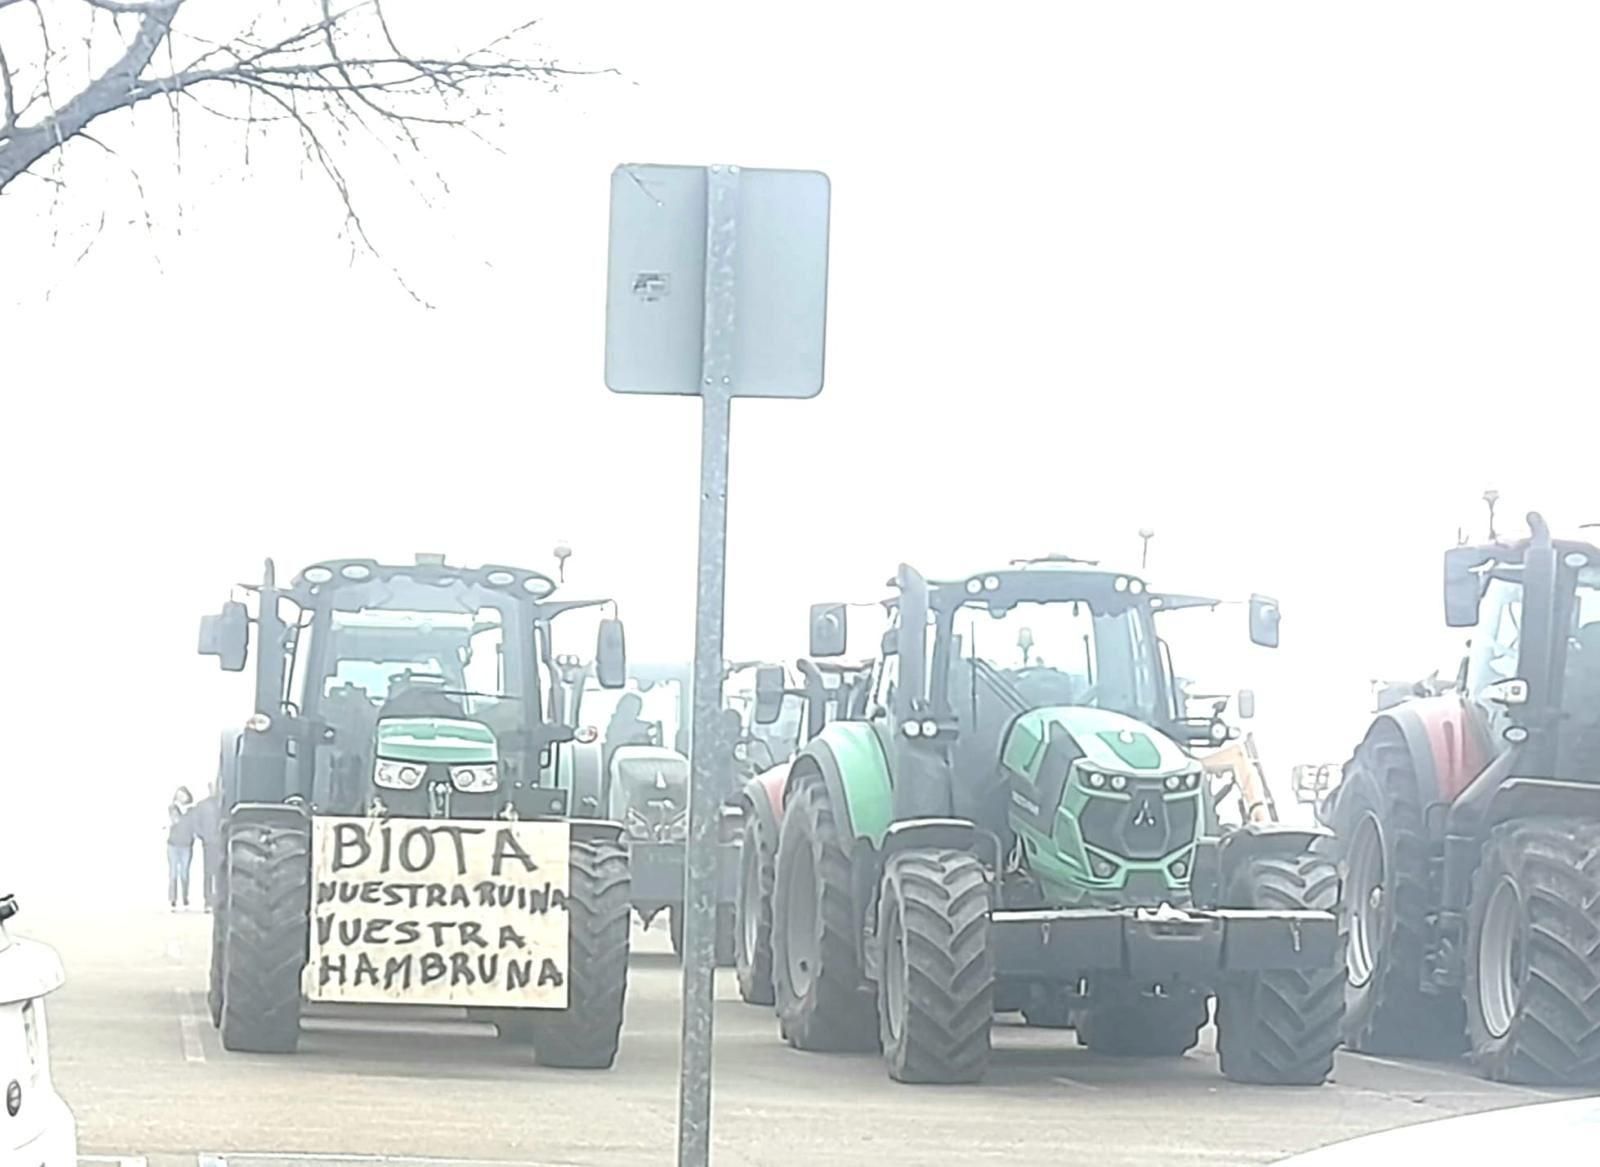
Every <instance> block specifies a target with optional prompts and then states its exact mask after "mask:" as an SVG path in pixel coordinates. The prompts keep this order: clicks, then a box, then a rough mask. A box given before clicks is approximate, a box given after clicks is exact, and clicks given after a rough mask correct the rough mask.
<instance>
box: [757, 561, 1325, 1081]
mask: <svg viewBox="0 0 1600 1167" xmlns="http://www.w3.org/2000/svg"><path fill="white" fill-rule="evenodd" d="M894 583H895V592H894V594H893V595H892V596H891V597H890V598H889V600H888V601H887V602H886V609H887V611H888V612H889V615H890V628H889V631H888V633H887V635H886V636H885V637H884V639H883V645H882V651H881V654H880V655H879V656H878V658H877V659H876V660H875V661H874V662H873V664H872V665H871V668H870V672H869V673H868V674H867V675H866V676H865V677H864V678H862V679H861V680H860V681H859V682H852V683H849V684H843V683H841V685H840V686H839V695H838V697H837V699H836V702H835V705H836V708H835V710H834V715H833V716H831V717H826V718H824V717H823V716H822V715H821V711H820V710H819V711H817V712H818V716H817V720H819V721H822V724H820V725H816V726H815V735H814V736H813V737H812V738H811V739H810V740H809V741H808V742H807V744H806V745H805V746H804V747H803V748H802V749H801V750H800V752H799V754H798V756H797V757H796V758H795V760H794V761H793V763H792V764H790V765H789V766H788V767H787V770H786V772H785V773H783V774H782V776H781V778H779V777H777V776H774V778H773V781H774V782H775V783H776V782H779V781H781V784H782V788H781V798H780V799H778V800H777V802H776V804H775V807H774V814H773V817H772V820H771V822H773V823H776V824H778V826H777V836H778V844H777V849H776V855H775V864H774V870H773V875H772V889H771V893H770V896H768V897H767V901H768V902H770V904H771V905H772V919H771V923H770V930H771V936H772V950H771V985H772V989H773V997H774V998H775V1002H776V1006H777V1012H778V1017H779V1023H780V1028H781V1031H782V1033H783V1036H784V1037H785V1039H786V1040H787V1041H788V1042H789V1043H790V1044H791V1045H793V1046H795V1047H796V1048H799V1049H805V1050H862V1049H873V1048H881V1050H882V1053H883V1056H884V1058H885V1061H886V1062H887V1066H888V1071H889V1073H890V1075H891V1076H892V1077H894V1078H896V1079H898V1080H901V1081H905V1082H972V1081H976V1080H978V1079H979V1078H981V1077H982V1075H983V1074H984V1072H985V1070H986V1068H987V1065H988V1061H989V1053H990V1031H991V1027H992V1023H993V1017H994V1014H995V1013H996V1012H1006V1011H1021V1012H1022V1013H1023V1015H1024V1017H1025V1018H1026V1019H1027V1020H1028V1021H1029V1023H1030V1024H1038V1025H1046V1026H1062V1025H1070V1026H1072V1027H1073V1028H1075V1029H1076V1031H1077V1034H1078V1038H1079V1040H1080V1041H1082V1042H1083V1043H1084V1044H1085V1045H1087V1046H1088V1047H1089V1048H1090V1049H1092V1050H1095V1051H1098V1052H1102V1053H1107V1054H1123V1055H1142V1056H1154V1055H1169V1056H1172V1055H1180V1054H1182V1053H1184V1052H1185V1051H1187V1050H1189V1049H1191V1048H1193V1046H1194V1045H1195V1044H1196V1043H1197V1041H1198V1035H1199V1031H1200V1029H1201V1027H1202V1026H1204V1025H1205V1024H1206V1022H1207V1021H1208V1020H1209V1018H1210V1007H1211V1002H1212V1000H1213V999H1215V1000H1216V1003H1217V1018H1216V1020H1217V1026H1218V1030H1219V1039H1218V1045H1219V1054H1220V1058H1221V1066H1222V1070H1223V1073H1224V1074H1226V1075H1227V1076H1228V1077H1229V1078H1232V1079H1234V1080H1237V1081H1242V1082H1257V1083H1267V1084H1315V1083H1320V1082H1322V1081H1324V1080H1325V1079H1326V1078H1327V1076H1328V1074H1329V1072H1330V1070H1331V1067H1332V1062H1333V1052H1334V1049H1335V1047H1336V1046H1337V1044H1338V1041H1339V1022H1340V1015H1341V1012H1342V1007H1343V1000H1342V984H1341V982H1342V973H1341V969H1340V963H1341V962H1340V960H1339V955H1338V935H1337V926H1336V920H1335V916H1334V909H1335V907H1336V905H1337V894H1338V877H1337V873H1336V871H1335V869H1334V867H1333V864H1332V863H1331V862H1330V861H1329V860H1328V859H1326V858H1324V857H1322V856H1320V855H1319V854H1317V853H1316V851H1315V850H1314V844H1315V843H1317V842H1318V841H1319V839H1320V837H1321V834H1322V833H1321V832H1318V831H1315V830H1312V831H1304V830H1295V829H1290V828H1286V827H1283V826H1280V825H1277V824H1274V823H1271V822H1260V821H1251V822H1246V823H1244V824H1242V825H1240V826H1238V827H1237V828H1235V829H1232V830H1228V831H1226V832H1224V833H1222V834H1221V835H1220V836H1216V835H1212V834H1210V833H1208V830H1207V824H1208V822H1209V821H1210V820H1211V819H1212V818H1213V817H1214V815H1213V814H1212V813H1208V809H1207V808H1208V806H1210V805H1211V804H1210V801H1209V799H1208V797H1207V791H1206V781H1205V770H1204V768H1203V766H1202V765H1201V763H1200V762H1199V761H1198V760H1197V759H1196V758H1195V757H1194V756H1193V755H1192V754H1191V753H1190V752H1188V751H1187V750H1186V749H1185V748H1184V746H1185V745H1190V746H1197V747H1198V746H1207V745H1209V746H1211V747H1213V748H1215V747H1218V746H1222V745H1224V744H1226V742H1227V741H1228V740H1229V739H1230V737H1231V733H1230V729H1229V727H1228V726H1227V725H1226V724H1224V723H1222V722H1221V721H1220V719H1219V718H1218V717H1217V716H1216V715H1213V716H1212V717H1209V718H1206V717H1201V718H1191V717H1189V716H1187V713H1186V711H1185V710H1184V708H1183V705H1182V701H1181V698H1180V693H1179V688H1178V683H1177V678H1176V677H1175V676H1174V675H1173V674H1172V672H1171V668H1170V664H1169V662H1168V660H1167V654H1166V653H1165V652H1164V651H1163V648H1162V642H1161V640H1160V637H1159V635H1158V632H1157V625H1156V617H1157V614H1158V613H1159V612H1160V611H1162V610H1163V609H1169V610H1170V609H1177V608H1182V607H1188V606H1196V605H1199V604H1206V605H1209V606H1213V607H1214V606H1216V604H1217V603H1218V601H1215V600H1206V599H1204V598H1201V597H1185V596H1177V595H1172V596H1166V595H1159V594H1155V593H1152V592H1151V591H1150V590H1149V589H1148V588H1147V587H1146V584H1145V582H1144V580H1143V579H1141V578H1139V577H1137V576H1135V575H1131V574H1128V573H1123V572H1115V571H1107V570H1100V569H1098V568H1093V567H1086V566H1085V565H1082V564H1078V563H1067V562H1064V561H1056V560H1052V561H1050V562H1043V563H1024V564H1023V565H1022V566H1021V567H1017V566H1016V565H1013V566H1012V567H1011V568H1009V569H1006V570H1000V571H994V572H981V573H978V574H975V575H971V576H968V577H965V578H962V579H956V580H950V581H943V582H930V581H928V580H927V579H926V578H925V577H923V576H922V575H921V574H920V573H919V572H917V571H916V570H914V569H913V568H911V567H908V566H902V567H901V568H900V570H899V572H898V573H897V575H896V577H895V581H894ZM1249 610H1250V621H1249V624H1250V638H1251V640H1252V641H1253V642H1255V643H1257V644H1260V645H1264V646H1268V647H1275V646H1276V644H1277V642H1278V609H1277V606H1276V604H1275V603H1273V602H1272V601H1271V600H1268V599H1266V598H1265V597H1260V596H1257V597H1253V598H1252V599H1251V601H1250V605H1249ZM845 618H846V610H845V608H844V607H843V606H842V605H818V606H816V607H815V608H813V611H812V643H811V656H812V657H813V658H815V659H826V658H830V657H836V656H838V655H839V654H840V653H841V652H842V651H843V650H844V646H845V639H846V638H845V635H844V630H845ZM844 680H845V678H843V677H841V682H843V681H844ZM749 789H750V788H748V787H747V790H749ZM758 789H759V785H758ZM777 807H781V816H780V815H779V814H777V813H776V808H777ZM1212 809H1213V810H1214V807H1213V808H1212ZM748 918H749V917H748V916H747V920H748ZM752 930H753V931H757V932H758V931H759V929H758V928H753V929H752ZM758 987H759V986H758Z"/></svg>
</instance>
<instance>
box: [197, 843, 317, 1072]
mask: <svg viewBox="0 0 1600 1167" xmlns="http://www.w3.org/2000/svg"><path fill="white" fill-rule="evenodd" d="M310 839H311V835H310V830H309V826H308V825H307V824H304V823H300V824H284V823H280V822H273V823H252V822H244V823H239V824H237V825H235V826H234V828H233V829H232V831H230V832H229V834H228V841H227V860H226V862H227V865H228V867H227V872H226V875H225V876H224V878H225V879H226V880H227V887H228V895H227V906H226V909H225V910H224V911H223V912H221V913H220V920H219V923H218V924H217V925H215V926H218V927H221V928H223V930H224V932H223V936H222V951H221V954H220V959H221V961H222V969H221V980H222V996H221V1001H220V1002H219V1003H218V1006H217V1015H218V1023H217V1024H218V1028H219V1029H220V1030H221V1031H222V1046H223V1048H224V1049H229V1050H235V1051H239V1052H243V1053H256V1054H289V1053H293V1052H294V1051H295V1049H296V1047H297V1046H298V1045H299V1044H300V972H301V970H302V969H303V968H304V967H305V963H306V952H307V948H308V945H309V943H310V939H311V919H310V917H311V891H310V885H311V853H310Z"/></svg>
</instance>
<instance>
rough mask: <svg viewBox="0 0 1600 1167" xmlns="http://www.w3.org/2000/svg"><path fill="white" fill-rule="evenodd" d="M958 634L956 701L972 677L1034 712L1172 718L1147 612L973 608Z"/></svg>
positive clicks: (960, 617) (1030, 605) (963, 611)
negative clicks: (1086, 710) (1078, 710)
mask: <svg viewBox="0 0 1600 1167" xmlns="http://www.w3.org/2000/svg"><path fill="white" fill-rule="evenodd" d="M951 631H952V635H953V638H954V639H953V643H954V645H955V646H956V651H954V652H952V654H951V661H950V664H951V679H952V682H953V683H952V686H951V693H952V694H958V693H964V692H970V691H971V688H972V682H971V681H968V680H966V679H965V678H964V677H963V676H962V674H964V673H965V674H970V675H971V676H973V677H975V678H982V679H983V682H984V684H985V685H987V686H989V687H996V688H998V689H1001V690H1005V691H1007V692H1008V693H1009V695H1010V697H1011V699H1012V701H1013V702H1014V703H1016V704H1018V705H1021V706H1024V707H1028V708H1039V707H1041V706H1046V705H1090V706H1095V707H1098V708H1101V709H1110V710H1115V711H1117V712H1119V713H1126V714H1128V715H1130V716H1134V717H1139V718H1141V719H1144V720H1151V719H1156V718H1158V717H1159V716H1160V715H1161V714H1162V713H1163V712H1165V709H1166V697H1165V695H1164V694H1163V692H1162V688H1161V673H1160V667H1159V665H1158V663H1157V661H1158V657H1157V651H1156V642H1155V638H1154V636H1153V634H1152V632H1151V629H1150V626H1149V622H1148V617H1147V614H1146V613H1144V612H1143V610H1142V609H1139V608H1129V609H1126V610H1124V611H1122V612H1118V613H1114V614H1113V613H1103V612H1101V613H1097V612H1095V611H1094V610H1093V609H1092V608H1091V606H1090V605H1089V604H1088V603H1087V602H1086V601H1081V600H1073V601H1051V602H1048V603H1044V602H1026V601H1025V602H1022V603H1018V604H1016V605H1014V606H1012V607H1011V608H1009V609H1007V610H1005V611H998V612H991V611H990V610H989V609H988V608H987V607H984V606H982V605H978V604H968V605H964V606H963V607H961V608H959V609H957V611H956V613H955V615H954V618H953V624H952V629H951ZM957 704H959V702H957ZM957 712H959V709H958V710H957Z"/></svg>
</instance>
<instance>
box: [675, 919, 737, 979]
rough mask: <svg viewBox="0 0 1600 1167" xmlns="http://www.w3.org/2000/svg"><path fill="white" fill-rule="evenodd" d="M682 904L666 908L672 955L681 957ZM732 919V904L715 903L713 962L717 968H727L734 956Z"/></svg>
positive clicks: (734, 924)
mask: <svg viewBox="0 0 1600 1167" xmlns="http://www.w3.org/2000/svg"><path fill="white" fill-rule="evenodd" d="M683 923H684V906H683V905H682V904H673V905H671V906H670V907H668V908H667V935H668V938H669V939H670V940H671V941H672V955H673V956H676V957H677V958H678V959H679V960H682V959H683ZM736 926H737V921H736V920H735V919H734V910H733V905H732V904H718V905H717V941H716V952H715V962H716V967H717V968H729V967H731V966H732V964H733V958H734V931H735V928H736Z"/></svg>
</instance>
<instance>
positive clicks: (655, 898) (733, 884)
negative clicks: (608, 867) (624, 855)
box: [628, 839, 739, 904]
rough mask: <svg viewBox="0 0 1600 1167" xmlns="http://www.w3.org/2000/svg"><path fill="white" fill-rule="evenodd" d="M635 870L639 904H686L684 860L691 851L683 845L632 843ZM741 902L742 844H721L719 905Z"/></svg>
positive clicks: (632, 840) (633, 840) (635, 840)
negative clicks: (740, 854) (740, 846)
mask: <svg viewBox="0 0 1600 1167" xmlns="http://www.w3.org/2000/svg"><path fill="white" fill-rule="evenodd" d="M628 853H629V864H630V866H631V869H632V888H633V890H632V893H631V894H632V896H633V902H634V903H636V904H681V903H683V889H684V884H683V876H684V861H685V856H687V854H688V849H687V847H685V845H684V844H682V843H656V842H645V841H643V840H638V839H630V840H628ZM738 899H739V844H737V843H718V844H717V903H719V904H733V903H737V902H738Z"/></svg>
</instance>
